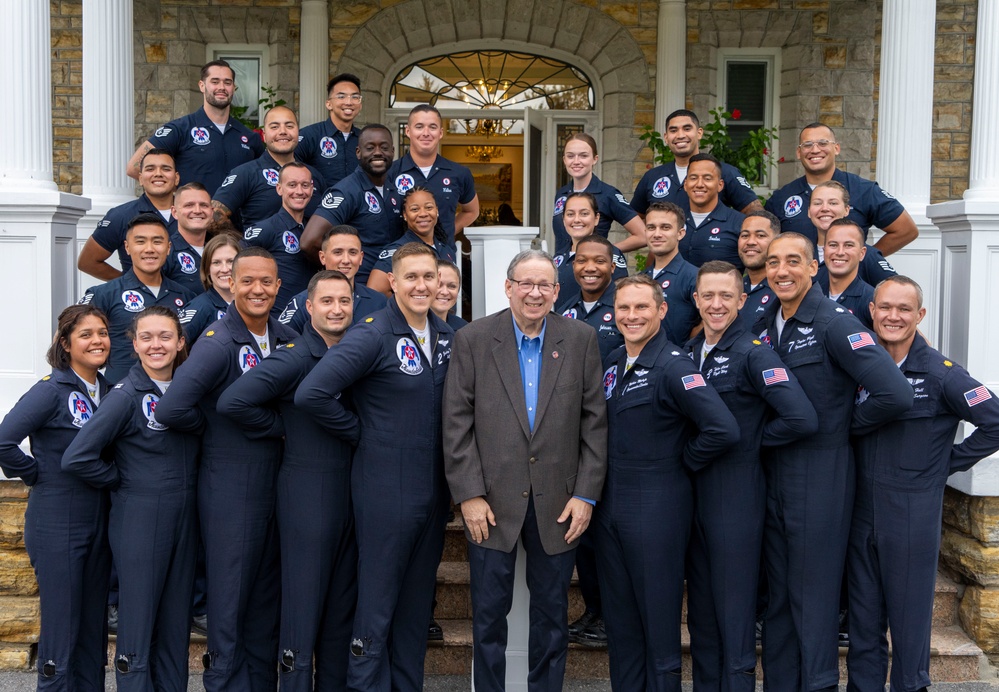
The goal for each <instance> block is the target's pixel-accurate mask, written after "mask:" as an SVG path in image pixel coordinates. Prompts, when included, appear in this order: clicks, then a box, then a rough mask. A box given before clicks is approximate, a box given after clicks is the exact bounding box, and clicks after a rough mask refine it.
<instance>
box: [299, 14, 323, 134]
mask: <svg viewBox="0 0 999 692" xmlns="http://www.w3.org/2000/svg"><path fill="white" fill-rule="evenodd" d="M329 25H330V22H329V6H328V4H327V0H302V24H301V26H302V43H301V46H300V50H299V54H300V55H299V61H298V65H299V67H298V70H299V72H298V120H299V124H300V125H302V126H305V125H311V124H312V123H314V122H318V121H320V120H323V119H324V118H326V117H328V116H327V115H326V107H325V105H324V104H325V103H326V82H327V80H328V79H329V77H330V75H329V74H328V72H329V65H330V34H329Z"/></svg>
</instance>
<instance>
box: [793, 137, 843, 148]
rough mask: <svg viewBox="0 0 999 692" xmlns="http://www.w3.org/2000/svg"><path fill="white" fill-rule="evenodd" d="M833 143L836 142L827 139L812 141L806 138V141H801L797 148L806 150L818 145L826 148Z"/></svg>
mask: <svg viewBox="0 0 999 692" xmlns="http://www.w3.org/2000/svg"><path fill="white" fill-rule="evenodd" d="M835 143H836V142H834V141H832V140H828V139H816V140H814V141H812V140H808V141H807V142H802V143H801V144H799V145H798V148H799V149H801V150H802V151H808V150H809V149H812V148H814V147H818V148H819V149H828V148H829V147H830V146H832V145H833V144H835Z"/></svg>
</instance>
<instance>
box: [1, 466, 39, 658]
mask: <svg viewBox="0 0 999 692" xmlns="http://www.w3.org/2000/svg"><path fill="white" fill-rule="evenodd" d="M27 499H28V488H27V487H26V486H25V485H24V483H22V482H21V481H6V480H3V481H0V613H3V617H2V618H0V670H16V669H26V668H28V667H29V665H31V663H32V659H33V657H34V649H35V645H36V644H37V642H38V626H39V609H38V585H37V584H36V583H35V573H34V571H33V570H32V569H31V563H30V562H29V561H28V553H27V552H26V551H25V549H24V510H25V507H26V506H27Z"/></svg>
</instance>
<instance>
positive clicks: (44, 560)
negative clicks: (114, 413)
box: [0, 368, 111, 692]
mask: <svg viewBox="0 0 999 692" xmlns="http://www.w3.org/2000/svg"><path fill="white" fill-rule="evenodd" d="M97 386H98V388H99V389H100V396H99V397H98V400H101V399H103V397H104V395H105V394H107V391H108V383H107V381H106V380H105V379H104V377H103V376H101V375H100V374H98V376H97ZM96 408H97V402H96V401H94V399H93V398H91V396H90V394H89V392H88V391H87V387H86V386H84V384H83V381H82V380H80V378H79V377H77V375H76V373H74V372H73V371H72V370H70V369H68V368H67V369H65V370H53V371H52V374H51V375H46V376H45V377H43V378H42V379H41V380H40V381H39V382H37V383H35V385H34V386H32V388H31V389H29V390H28V391H27V393H25V394H24V396H22V397H21V398H20V399H19V400H18V402H17V403H16V404H14V408H12V409H11V410H10V412H9V413H8V414H7V415H6V416H5V417H4V419H3V422H0V468H2V469H3V472H4V474H5V475H6V476H7V477H9V478H15V477H20V478H21V479H22V480H24V482H25V484H27V485H30V486H31V494H30V495H29V496H28V509H27V511H26V512H25V515H24V545H25V547H26V548H27V549H28V556H29V557H30V558H31V566H32V567H33V568H34V570H35V577H36V578H37V580H38V596H39V602H40V609H41V621H42V622H41V632H40V633H39V635H38V654H37V658H38V688H37V689H38V690H46V691H49V690H52V691H56V690H58V691H60V692H68V691H69V690H76V691H78V692H103V690H104V666H105V664H106V663H107V612H106V608H107V600H108V580H109V579H110V574H111V550H110V548H109V547H108V536H107V526H108V506H109V502H108V493H107V491H106V490H99V489H97V488H94V487H91V486H90V485H87V484H86V483H84V482H83V481H81V480H80V479H79V478H75V477H73V476H71V475H69V474H67V473H63V471H62V466H61V462H62V455H63V452H65V451H66V448H67V447H68V446H69V444H70V443H71V442H72V441H73V438H75V437H76V435H77V433H78V432H79V431H80V429H81V428H82V427H83V426H84V425H85V424H87V423H88V422H89V421H90V420H91V419H92V418H93V415H94V412H95V410H96ZM25 438H30V441H31V456H28V455H27V454H25V453H24V452H22V451H21V449H20V448H19V447H18V445H20V444H21V441H22V440H24V439H25Z"/></svg>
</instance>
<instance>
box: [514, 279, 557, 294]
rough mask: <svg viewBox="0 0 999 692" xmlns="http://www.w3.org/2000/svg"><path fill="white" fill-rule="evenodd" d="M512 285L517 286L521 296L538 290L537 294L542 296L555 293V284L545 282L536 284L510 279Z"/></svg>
mask: <svg viewBox="0 0 999 692" xmlns="http://www.w3.org/2000/svg"><path fill="white" fill-rule="evenodd" d="M510 281H511V282H512V283H515V284H517V288H518V290H520V292H521V293H523V294H525V295H526V294H528V293H531V292H532V291H534V289H535V288H536V289H538V292H539V293H541V295H543V296H548V295H551V294H552V293H553V292H554V291H555V284H551V283H548V282H547V281H546V282H543V283H540V284H536V283H534V282H533V281H517V280H516V279H510Z"/></svg>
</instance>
